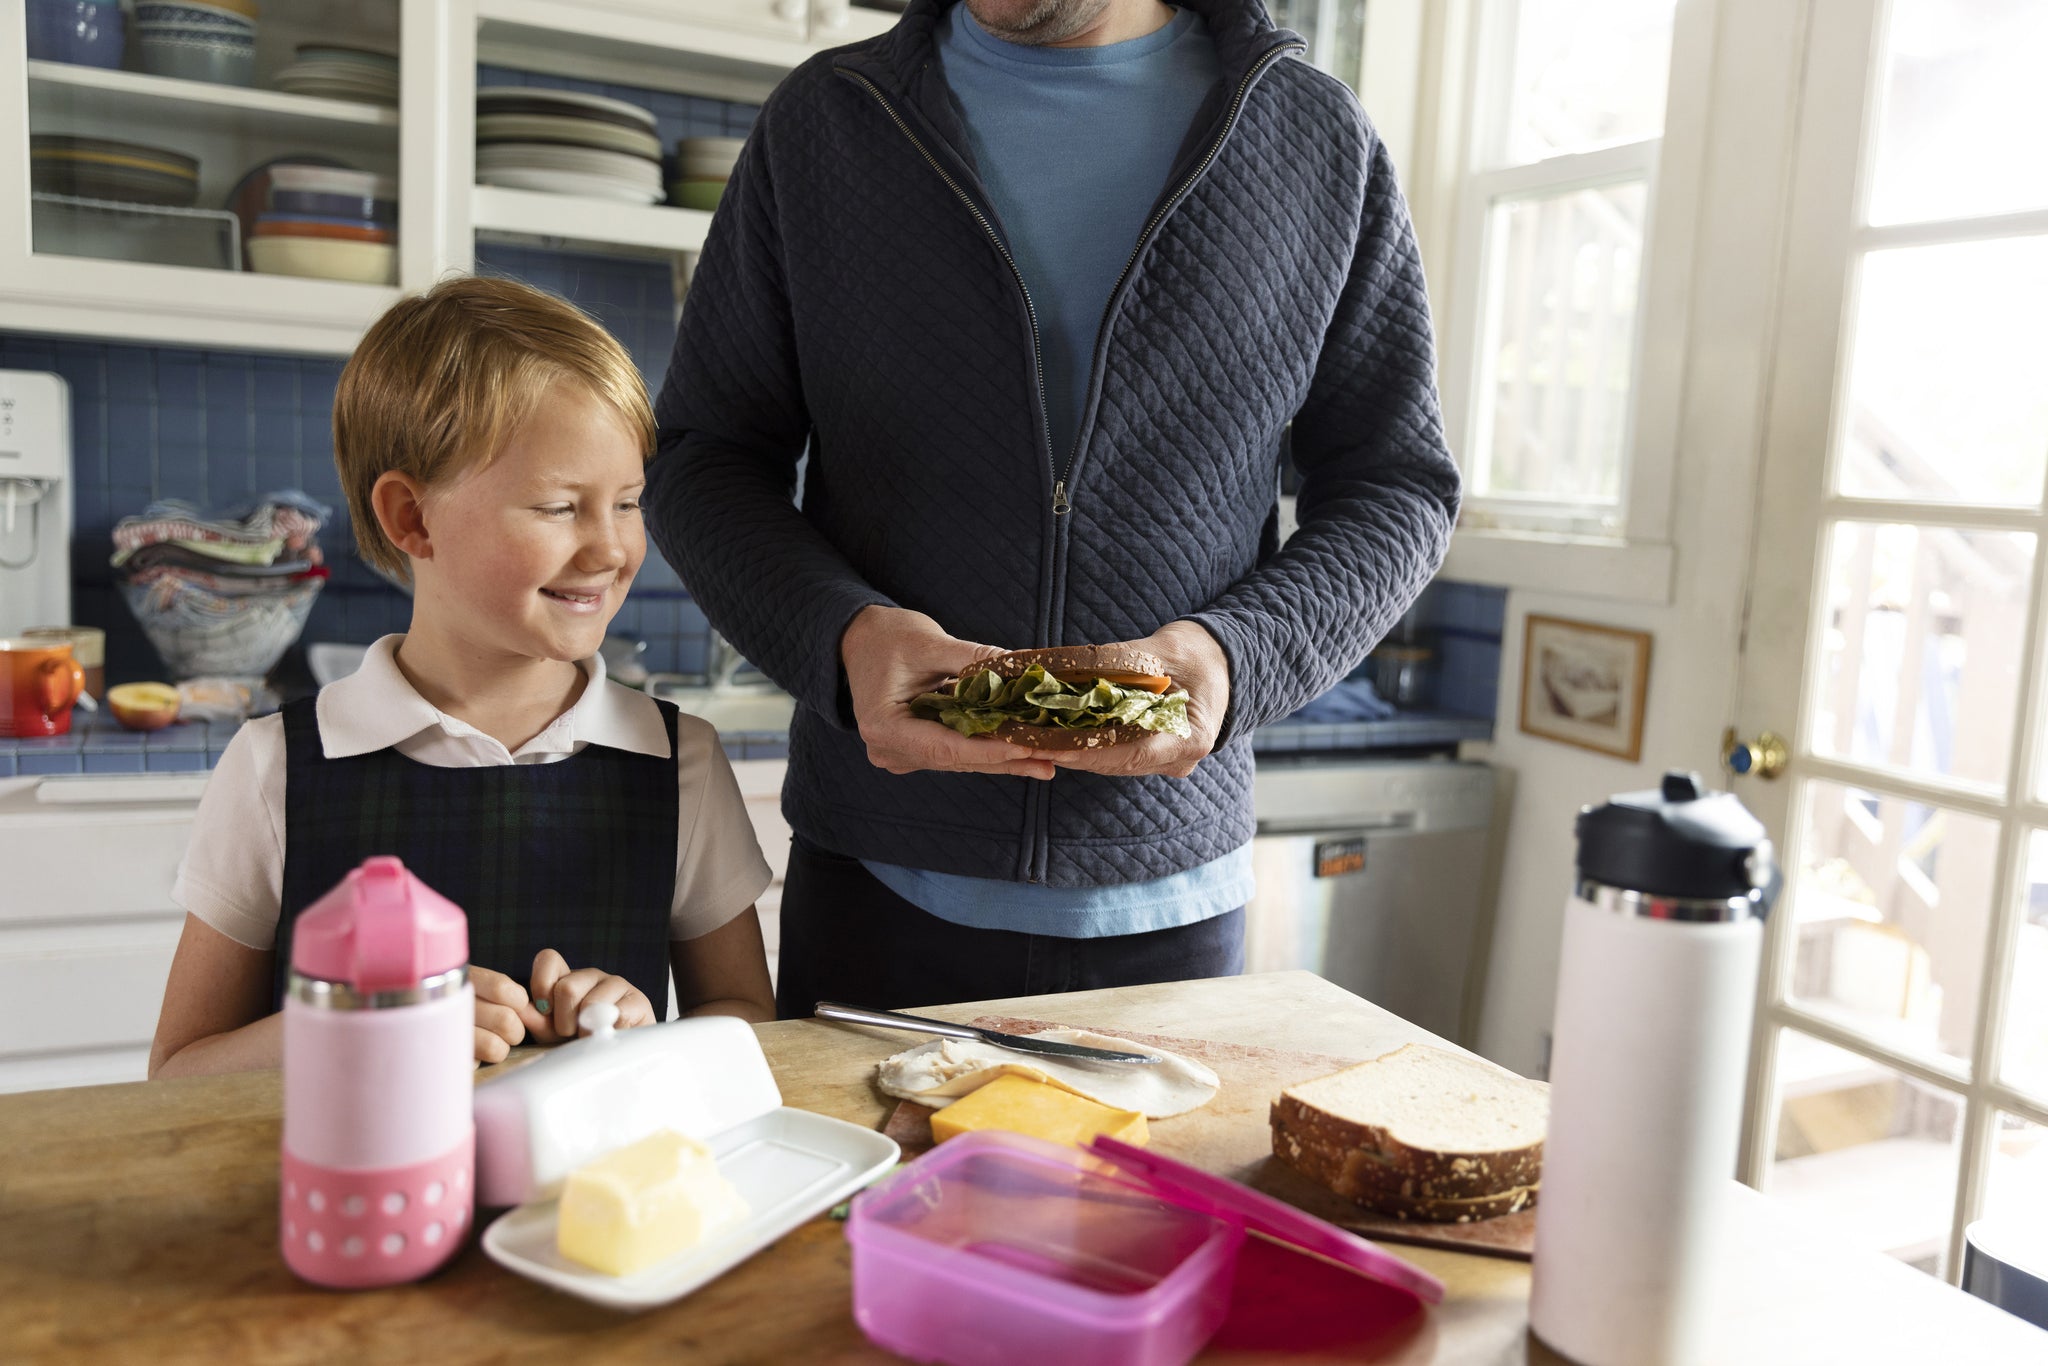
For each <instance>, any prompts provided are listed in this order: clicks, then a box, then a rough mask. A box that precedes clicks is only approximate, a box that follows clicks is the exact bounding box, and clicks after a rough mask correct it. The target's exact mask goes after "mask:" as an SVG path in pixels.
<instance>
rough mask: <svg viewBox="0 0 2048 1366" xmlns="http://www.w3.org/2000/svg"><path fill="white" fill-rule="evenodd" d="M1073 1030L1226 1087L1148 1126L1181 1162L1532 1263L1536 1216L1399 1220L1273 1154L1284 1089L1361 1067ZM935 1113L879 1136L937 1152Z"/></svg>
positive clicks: (1387, 1232) (1390, 1235) (1352, 1215)
mask: <svg viewBox="0 0 2048 1366" xmlns="http://www.w3.org/2000/svg"><path fill="white" fill-rule="evenodd" d="M973 1023H974V1024H975V1025H976V1026H978V1027H980V1028H982V1029H999V1030H1002V1031H1003V1032H1005V1033H1009V1034H1034V1033H1036V1032H1038V1031H1039V1030H1041V1029H1056V1028H1059V1027H1060V1025H1059V1024H1058V1023H1057V1022H1055V1021H1051V1020H1025V1019H1018V1018H1015V1017H1013V1016H1006V1015H984V1016H981V1017H979V1018H977V1019H975V1020H974V1021H973ZM1066 1027H1068V1028H1072V1029H1087V1030H1089V1031H1090V1032H1092V1033H1096V1034H1104V1035H1109V1036H1111V1037H1114V1038H1119V1039H1128V1040H1130V1041H1131V1042H1132V1043H1135V1044H1143V1045H1147V1046H1150V1047H1153V1048H1164V1049H1167V1050H1169V1051H1171V1052H1174V1053H1178V1054H1180V1055H1181V1056H1182V1057H1184V1058H1193V1059H1195V1060H1196V1061H1198V1062H1201V1063H1205V1064H1207V1065H1208V1066H1209V1067H1210V1068H1212V1069H1213V1070H1214V1071H1215V1073H1216V1076H1217V1078H1218V1079H1219V1080H1221V1081H1222V1083H1223V1089H1222V1090H1221V1091H1219V1092H1217V1094H1216V1098H1215V1099H1214V1100H1212V1101H1210V1102H1209V1103H1208V1104H1207V1105H1204V1106H1203V1107H1202V1108H1201V1109H1199V1110H1196V1111H1194V1112H1192V1113H1190V1114H1185V1115H1175V1116H1174V1117H1173V1118H1171V1119H1155V1120H1152V1121H1150V1122H1149V1126H1148V1127H1149V1128H1150V1130H1151V1133H1152V1141H1151V1144H1150V1145H1149V1146H1150V1147H1151V1148H1152V1149H1153V1150H1154V1151H1155V1152H1160V1153H1164V1154H1166V1155H1167V1156H1168V1157H1174V1158H1178V1159H1180V1160H1181V1161H1183V1162H1187V1163H1191V1164H1193V1165H1194V1166H1197V1167H1200V1168H1201V1169H1202V1170H1203V1171H1207V1172H1215V1173H1217V1174H1218V1175H1221V1176H1227V1177H1230V1178H1231V1179H1232V1180H1234V1181H1241V1182H1243V1183H1244V1184H1245V1185H1247V1186H1250V1187H1252V1188H1253V1189H1254V1190H1261V1191H1264V1192H1265V1193H1266V1194H1268V1195H1271V1196H1274V1197H1275V1198H1277V1199H1280V1200H1285V1201H1286V1202H1287V1203H1288V1204H1290V1205H1293V1206H1295V1207H1296V1208H1298V1209H1304V1210H1307V1211H1308V1212H1309V1213H1310V1214H1313V1215H1315V1216H1317V1217H1318V1218H1322V1219H1327V1220H1329V1221H1330V1222H1331V1223H1333V1224H1338V1225H1340V1226H1342V1227H1344V1228H1348V1229H1350V1230H1351V1231H1352V1232H1354V1233H1359V1234H1363V1235H1364V1236H1365V1237H1368V1238H1374V1239H1378V1240H1380V1241H1382V1242H1389V1243H1412V1244H1416V1245H1418V1246H1422V1247H1441V1248H1449V1249H1450V1250H1451V1251H1453V1252H1476V1253H1484V1254H1487V1255H1490V1256H1496V1257H1512V1258H1518V1259H1520V1260H1523V1261H1527V1260H1528V1259H1529V1257H1530V1254H1531V1252H1532V1251H1533V1249H1534V1246H1535V1238H1536V1212H1535V1211H1534V1210H1521V1211H1519V1212H1517V1213H1514V1214H1505V1215H1502V1216H1501V1217H1500V1218H1498V1219H1485V1220H1481V1221H1479V1222H1477V1223H1471V1224H1425V1223H1416V1222H1411V1221H1407V1220H1401V1219H1394V1218H1390V1217H1388V1216H1386V1215H1381V1214H1375V1213H1373V1212H1372V1211H1371V1210H1366V1209H1360V1208H1359V1207H1358V1206H1357V1205H1354V1204H1352V1203H1351V1202H1350V1201H1349V1200H1346V1199H1344V1198H1343V1197H1342V1196H1340V1195H1338V1194H1336V1193H1335V1192H1334V1191H1331V1190H1329V1189H1327V1188H1325V1187H1323V1186H1320V1185H1318V1184H1317V1183H1315V1182H1313V1181H1311V1180H1309V1179H1308V1178H1307V1177H1305V1176H1303V1175H1302V1174H1301V1173H1299V1172H1297V1171H1295V1170H1294V1169H1293V1168H1292V1167H1289V1166H1288V1165H1287V1164H1286V1163H1284V1162H1282V1161H1280V1160H1279V1159H1278V1158H1276V1157H1274V1156H1273V1140H1272V1128H1271V1126H1270V1124H1269V1122H1268V1118H1267V1116H1268V1110H1269V1107H1270V1106H1271V1105H1272V1103H1273V1101H1274V1099H1275V1098H1276V1097H1278V1096H1279V1094H1280V1093H1281V1091H1283V1090H1285V1089H1286V1088H1287V1087H1289V1086H1292V1085H1294V1084H1295V1083H1296V1082H1302V1081H1308V1080H1310V1079H1311V1078H1314V1077H1321V1076H1327V1075H1329V1074H1330V1073H1332V1072H1335V1071H1338V1070H1340V1069H1342V1068H1346V1067H1349V1066H1351V1065H1352V1064H1353V1063H1355V1062H1359V1061H1362V1060H1361V1059H1358V1058H1340V1057H1334V1056H1332V1055H1329V1054H1325V1053H1294V1052H1288V1051H1285V1050H1283V1049H1278V1048H1257V1047H1252V1046H1248V1045H1245V1044H1233V1043H1217V1042H1214V1041H1212V1040H1209V1039H1181V1038H1175V1037H1173V1036H1171V1035H1166V1034H1140V1033H1136V1032H1134V1031H1132V1030H1128V1029H1101V1028H1097V1027H1096V1026H1093V1025H1083V1024H1072V1025H1068V1026H1066ZM931 1117H932V1111H931V1110H930V1109H928V1108H927V1107H925V1106H922V1105H918V1104H915V1103H913V1102H911V1101H907V1100H906V1101H899V1102H898V1103H897V1106H896V1108H895V1110H894V1111H893V1112H891V1114H890V1115H889V1117H888V1119H887V1121H885V1122H884V1124H883V1126H882V1132H883V1133H885V1134H887V1135H888V1136H889V1137H891V1138H893V1139H895V1140H896V1142H897V1143H898V1144H899V1145H900V1146H901V1147H902V1149H903V1155H904V1156H905V1157H906V1158H908V1157H913V1156H915V1155H916V1154H918V1153H921V1152H923V1151H924V1150H926V1149H927V1148H929V1147H931V1146H932V1128H931Z"/></svg>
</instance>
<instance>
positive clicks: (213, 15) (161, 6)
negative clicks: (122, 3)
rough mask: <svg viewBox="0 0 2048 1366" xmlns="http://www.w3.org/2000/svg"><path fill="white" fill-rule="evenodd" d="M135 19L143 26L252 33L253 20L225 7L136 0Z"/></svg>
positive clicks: (252, 34) (253, 32)
mask: <svg viewBox="0 0 2048 1366" xmlns="http://www.w3.org/2000/svg"><path fill="white" fill-rule="evenodd" d="M135 22H136V23H138V24H141V25H143V26H144V27H146V28H147V27H152V26H154V27H166V26H168V27H174V28H203V29H214V30H218V31H220V32H223V33H238V34H242V35H244V36H246V37H249V38H254V37H255V36H256V21H255V20H254V19H250V18H247V17H246V16H243V15H240V14H233V13H230V12H229V11H227V10H219V9H211V8H207V7H204V6H198V5H178V4H167V3H164V0H138V3H137V4H136V6H135Z"/></svg>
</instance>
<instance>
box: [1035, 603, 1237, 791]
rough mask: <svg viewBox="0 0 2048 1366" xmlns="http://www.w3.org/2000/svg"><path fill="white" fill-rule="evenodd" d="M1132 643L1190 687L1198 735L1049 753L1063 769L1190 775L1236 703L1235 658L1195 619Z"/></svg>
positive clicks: (1116, 774) (1178, 682)
mask: <svg viewBox="0 0 2048 1366" xmlns="http://www.w3.org/2000/svg"><path fill="white" fill-rule="evenodd" d="M1126 643H1128V644H1129V645H1130V646H1131V647H1132V648H1134V649H1139V650H1144V651H1146V652H1147V653H1150V654H1155V655H1158V656H1159V658H1160V659H1161V660H1162V661H1164V663H1165V664H1166V673H1167V676H1168V677H1169V678H1171V679H1173V681H1174V685H1175V686H1176V687H1181V688H1185V689H1187V694H1188V728H1189V729H1190V730H1191V731H1192V732H1193V733H1192V734H1191V735H1189V736H1188V737H1187V738H1186V739H1182V738H1181V737H1180V736H1178V735H1167V734H1164V733H1154V734H1150V735H1147V736H1146V737H1145V738H1144V739H1142V740H1127V741H1125V742H1124V743H1122V744H1117V745H1104V746H1103V747H1102V748H1100V749H1056V750H1048V751H1046V753H1047V756H1048V757H1049V758H1051V760H1052V761H1053V762H1054V763H1055V764H1058V765H1059V766H1060V767H1061V768H1071V769H1077V770H1081V771H1084V772H1088V773H1106V774H1109V775H1111V776H1113V777H1119V778H1135V777H1138V776H1140V775H1141V774H1149V773H1163V774H1165V775H1166V776H1167V777H1169V778H1185V777H1187V776H1188V775H1189V774H1190V773H1193V772H1194V771H1195V765H1196V764H1198V763H1200V762H1201V761H1202V760H1203V759H1205V758H1207V757H1208V754H1209V751H1210V749H1211V748H1213V747H1214V746H1215V744H1216V733H1217V732H1218V731H1220V730H1222V729H1223V714H1224V712H1225V711H1226V710H1228V709H1229V707H1230V658H1229V656H1227V655H1225V654H1224V653H1223V647H1222V646H1221V645H1218V644H1217V643H1216V637H1214V636H1212V635H1210V634H1209V633H1208V632H1207V631H1206V630H1204V629H1203V628H1202V627H1200V626H1198V625H1196V624H1195V623H1194V622H1192V621H1170V622H1168V623H1167V624H1166V625H1164V626H1162V627H1160V628H1159V629H1158V630H1157V631H1155V632H1153V633H1152V634H1151V635H1149V636H1147V637H1145V638H1144V639H1143V640H1133V641H1129V642H1126Z"/></svg>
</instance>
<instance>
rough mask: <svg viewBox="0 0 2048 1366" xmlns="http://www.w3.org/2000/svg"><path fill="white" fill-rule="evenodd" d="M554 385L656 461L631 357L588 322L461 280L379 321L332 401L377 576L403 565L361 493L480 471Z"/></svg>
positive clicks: (361, 530)
mask: <svg viewBox="0 0 2048 1366" xmlns="http://www.w3.org/2000/svg"><path fill="white" fill-rule="evenodd" d="M564 381H567V382H570V383H574V384H579V385H581V386H582V387H583V388H584V389H586V390H587V391H588V392H589V393H590V394H591V396H592V397H594V398H595V399H597V400H598V401H599V402H601V403H603V404H605V405H607V406H609V407H610V408H611V409H612V410H613V411H614V412H615V413H616V414H617V415H618V417H619V420H620V421H621V422H623V423H624V424H625V427H626V430H627V431H629V432H632V433H633V434H634V435H635V436H636V437H637V438H638V440H639V442H640V450H641V458H642V459H645V458H647V457H648V456H651V455H652V454H653V453H654V409H653V407H652V406H651V405H650V404H649V403H648V400H647V385H646V382H645V381H644V380H642V379H641V378H640V371H639V369H638V368H637V367H636V366H635V365H634V364H633V358H632V357H631V356H629V355H627V354H626V349H625V348H624V347H622V346H620V345H619V343H618V341H617V339H615V338H614V337H613V336H612V335H611V334H610V333H609V332H607V331H605V330H604V328H603V327H602V326H600V325H599V324H598V323H597V321H596V320H595V319H593V318H592V317H591V316H590V315H589V314H587V313H585V312H583V311H582V310H581V309H579V308H577V307H576V306H575V305H574V304H571V303H569V302H568V301H566V300H564V299H560V298H557V297H556V296H555V295H553V294H549V293H547V292H546V291H545V290H539V289H535V288H534V287H533V286H531V285H526V284H521V283H519V282H518V281H517V280H505V279H497V278H493V277H489V276H476V275H466V276H460V277H456V278H451V279H447V280H443V281H442V282H441V283H439V284H437V285H435V286H434V287H433V288H432V289H429V290H428V291H427V292H426V293H424V294H420V295H415V296H414V297H412V298H409V299H402V300H400V301H399V302H398V303H396V304H393V305H392V306H391V308H390V310H389V311H388V312H386V313H385V314H384V316H383V317H381V318H379V319H377V321H376V322H375V323H373V324H372V325H371V327H370V330H369V331H368V332H366V333H364V334H363V339H362V341H361V342H359V343H358V344H357V346H356V349H355V354H354V355H352V356H350V357H349V362H348V364H347V366H345V367H344V368H343V369H342V372H341V381H340V383H339V385H338V386H337V387H336V389H335V394H334V463H335V466H336V467H337V468H338V469H339V470H340V471H341V487H342V490H343V491H344V492H345V493H346V494H347V495H348V510H349V516H350V518H351V519H352V520H353V521H354V523H355V533H356V545H357V547H358V548H359V549H360V550H361V551H362V554H363V558H364V559H366V560H368V561H369V562H370V563H372V564H374V565H376V566H377V567H378V568H380V569H383V570H386V571H388V572H390V573H393V574H396V575H399V576H401V577H410V575H411V565H410V564H409V563H408V561H407V559H406V557H405V554H404V552H403V551H401V550H399V548H398V547H397V546H395V545H393V544H392V543H391V538H390V537H388V536H386V535H385V534H384V528H383V527H381V526H379V525H378V523H377V513H376V510H375V508H374V507H373V506H372V505H371V501H370V491H371V490H372V489H373V488H375V487H376V485H377V480H378V478H379V477H380V476H382V475H383V474H385V473H387V472H388V471H392V470H396V471H398V472H399V473H401V474H407V475H410V476H412V477H413V478H414V479H417V480H418V481H419V482H420V483H421V484H423V485H428V486H431V485H433V484H434V483H436V482H438V481H440V480H443V479H446V478H449V477H451V476H453V475H457V474H460V473H462V472H463V471H465V470H467V469H470V468H471V467H473V466H476V465H479V464H482V463H484V462H486V461H488V460H490V458H491V457H492V456H493V455H495V454H496V453H497V452H498V451H499V450H500V449H502V448H503V446H504V444H505V442H506V441H507V440H508V439H509V438H510V436H511V434H512V432H513V430H514V429H515V428H517V427H518V426H519V424H520V423H522V422H524V421H525V420H526V419H527V418H528V417H529V416H531V415H532V413H533V410H534V408H535V406H536V405H537V404H538V403H539V402H540V400H541V398H542V396H543V395H545V394H546V393H547V391H548V390H549V389H550V388H552V387H553V386H554V385H556V384H559V383H562V382H564Z"/></svg>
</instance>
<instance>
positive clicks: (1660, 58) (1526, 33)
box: [1506, 0, 1677, 165]
mask: <svg viewBox="0 0 2048 1366" xmlns="http://www.w3.org/2000/svg"><path fill="white" fill-rule="evenodd" d="M1676 8H1677V0H1521V4H1520V5H1519V6H1518V7H1517V8H1516V11H1515V21H1514V22H1515V47H1514V75H1513V86H1512V89H1511V94H1510V97H1509V105H1508V131H1507V138H1506V153H1507V164H1509V165H1521V164H1523V163H1525V162H1531V161H1541V160H1543V159H1544V158H1545V157H1554V156H1560V155H1562V154H1564V153H1567V152H1589V151H1592V150H1594V149H1595V148H1599V147H1614V146H1619V145H1620V144H1622V143H1629V142H1640V141H1642V140H1643V139H1644V138H1654V137H1657V136H1659V135H1661V134H1662V133H1663V131H1664V85H1665V81H1666V78H1667V69H1668V68H1669V67H1670V65H1671V15H1672V11H1673V10H1674V9H1676Z"/></svg>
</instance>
